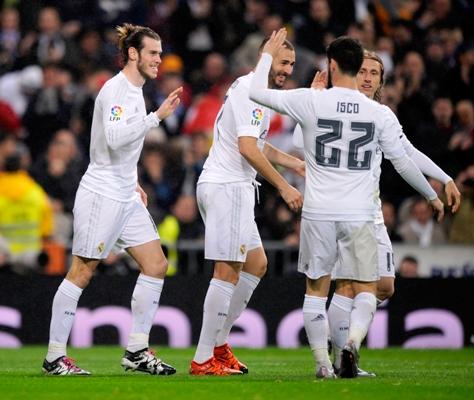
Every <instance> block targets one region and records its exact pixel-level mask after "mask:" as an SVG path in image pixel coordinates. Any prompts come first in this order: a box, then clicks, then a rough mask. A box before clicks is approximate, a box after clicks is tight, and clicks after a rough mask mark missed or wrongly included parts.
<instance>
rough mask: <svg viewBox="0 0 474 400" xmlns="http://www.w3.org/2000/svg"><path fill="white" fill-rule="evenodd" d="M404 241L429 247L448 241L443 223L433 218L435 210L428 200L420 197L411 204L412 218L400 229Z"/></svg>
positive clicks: (399, 232)
mask: <svg viewBox="0 0 474 400" xmlns="http://www.w3.org/2000/svg"><path fill="white" fill-rule="evenodd" d="M398 234H399V235H400V236H401V237H402V239H403V242H404V243H411V244H418V245H419V246H421V247H429V246H432V245H435V244H442V243H446V234H445V232H444V231H443V228H442V226H441V225H439V224H438V223H437V222H436V221H434V220H433V212H432V210H431V208H430V206H429V205H428V204H427V202H426V200H425V199H423V198H418V199H417V200H415V201H414V203H413V205H412V206H411V212H410V218H409V219H408V221H406V222H405V223H403V224H402V225H401V226H400V228H399V229H398Z"/></svg>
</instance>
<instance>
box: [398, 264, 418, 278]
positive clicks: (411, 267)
mask: <svg viewBox="0 0 474 400" xmlns="http://www.w3.org/2000/svg"><path fill="white" fill-rule="evenodd" d="M398 272H399V274H400V276H401V277H403V278H418V264H417V263H416V262H414V261H412V260H403V261H402V262H401V263H400V267H399V268H398Z"/></svg>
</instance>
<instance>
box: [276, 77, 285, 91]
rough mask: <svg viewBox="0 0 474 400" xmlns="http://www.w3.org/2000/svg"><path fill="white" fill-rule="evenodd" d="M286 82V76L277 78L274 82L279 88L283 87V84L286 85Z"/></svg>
mask: <svg viewBox="0 0 474 400" xmlns="http://www.w3.org/2000/svg"><path fill="white" fill-rule="evenodd" d="M285 82H286V78H277V79H275V81H274V83H275V87H276V88H277V89H282V88H283V86H285Z"/></svg>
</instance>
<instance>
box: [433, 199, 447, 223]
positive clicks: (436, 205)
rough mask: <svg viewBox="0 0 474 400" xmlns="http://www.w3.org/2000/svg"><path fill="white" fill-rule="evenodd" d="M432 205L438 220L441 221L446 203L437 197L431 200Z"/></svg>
mask: <svg viewBox="0 0 474 400" xmlns="http://www.w3.org/2000/svg"><path fill="white" fill-rule="evenodd" d="M430 204H431V207H432V208H433V210H434V212H435V215H436V220H437V221H438V222H441V221H442V220H443V217H444V204H443V202H442V201H441V200H440V199H439V198H438V197H437V198H436V199H434V200H430Z"/></svg>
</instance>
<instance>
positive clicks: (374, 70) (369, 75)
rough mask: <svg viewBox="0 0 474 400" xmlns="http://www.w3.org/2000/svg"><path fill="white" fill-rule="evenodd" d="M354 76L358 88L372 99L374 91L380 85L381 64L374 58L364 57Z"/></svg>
mask: <svg viewBox="0 0 474 400" xmlns="http://www.w3.org/2000/svg"><path fill="white" fill-rule="evenodd" d="M356 78H357V87H358V88H359V90H360V91H361V92H362V93H364V94H365V95H366V96H367V97H369V98H371V99H373V98H374V94H375V92H376V91H377V89H378V88H379V87H380V85H381V83H380V82H381V80H382V68H381V65H380V64H379V63H378V62H377V61H375V60H372V59H370V58H364V61H363V62H362V66H361V67H360V70H359V72H358V74H357V77H356Z"/></svg>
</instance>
